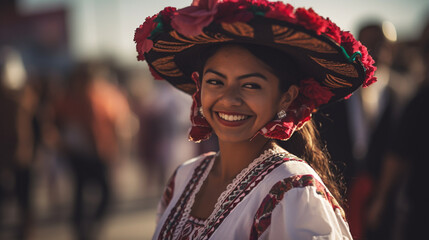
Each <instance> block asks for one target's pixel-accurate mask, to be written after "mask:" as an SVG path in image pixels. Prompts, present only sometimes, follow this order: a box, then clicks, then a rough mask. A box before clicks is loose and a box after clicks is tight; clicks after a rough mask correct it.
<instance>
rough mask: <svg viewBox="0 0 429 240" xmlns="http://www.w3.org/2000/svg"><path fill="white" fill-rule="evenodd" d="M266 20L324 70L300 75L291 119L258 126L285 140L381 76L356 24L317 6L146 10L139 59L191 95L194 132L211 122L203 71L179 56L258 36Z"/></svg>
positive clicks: (198, 1) (222, 4) (200, 4)
mask: <svg viewBox="0 0 429 240" xmlns="http://www.w3.org/2000/svg"><path fill="white" fill-rule="evenodd" d="M266 20H268V21H270V22H269V23H270V25H268V24H266V26H264V27H265V28H267V27H272V29H271V30H272V34H273V37H278V36H280V38H279V39H275V40H274V43H273V44H275V45H276V46H277V45H279V46H280V45H282V46H283V45H285V46H287V47H289V48H294V47H295V48H296V49H298V50H296V51H297V52H299V51H301V52H306V51H307V53H308V52H311V54H307V55H306V56H305V57H306V58H307V60H306V61H311V63H312V64H315V65H317V66H318V67H320V68H322V69H326V71H325V72H324V79H319V78H320V76H315V78H316V79H315V78H309V79H305V80H301V81H300V92H299V95H298V97H297V99H295V101H294V102H293V103H292V105H291V106H290V107H289V109H288V112H287V117H286V118H287V119H286V120H285V119H283V120H274V121H273V122H271V123H269V124H268V125H267V126H265V127H264V128H263V129H261V131H260V132H259V133H260V134H263V135H265V136H266V137H270V138H275V139H282V140H285V139H287V138H289V137H290V135H291V134H292V133H293V132H294V131H295V130H296V129H298V128H300V127H302V126H303V125H304V124H305V122H307V121H308V120H309V119H311V114H312V113H313V112H315V111H317V109H318V108H320V107H321V106H322V105H326V104H328V103H330V102H332V101H336V100H338V99H341V98H348V97H349V96H350V95H351V93H352V92H353V91H354V90H355V89H356V88H357V87H358V86H359V85H362V86H363V87H367V86H369V85H371V84H372V83H374V82H375V81H376V78H375V77H374V73H375V70H376V67H375V66H374V60H373V58H372V57H371V56H370V55H369V54H368V50H367V48H366V47H365V46H364V45H362V44H361V42H359V41H357V40H356V39H355V38H354V37H353V35H352V34H351V33H350V32H348V31H342V30H341V29H340V28H339V27H338V26H337V25H336V24H335V23H333V22H332V21H331V20H330V19H329V18H326V19H325V18H323V17H321V16H319V15H318V14H317V13H315V12H314V11H313V9H311V8H310V9H305V8H296V9H294V7H293V6H291V5H290V4H285V3H283V2H269V1H267V0H223V1H222V0H194V1H193V2H192V4H191V6H189V7H185V8H182V9H178V10H177V9H176V8H173V7H166V8H164V9H163V10H162V11H160V12H159V13H158V14H155V15H153V16H152V17H147V18H146V20H145V22H144V23H143V24H142V25H140V27H139V28H137V29H136V31H135V35H134V41H135V42H136V48H137V52H138V56H137V59H138V60H140V61H143V60H146V61H147V62H148V64H149V69H150V71H151V73H152V75H153V76H154V78H155V79H158V80H161V79H166V80H167V81H169V82H170V83H171V84H173V85H174V86H176V87H178V88H179V89H180V90H182V91H185V92H187V93H189V94H191V95H192V96H193V99H194V104H193V106H192V109H193V110H192V111H193V112H192V113H191V121H192V124H193V128H192V129H191V133H192V132H193V133H192V134H190V139H192V140H195V141H199V140H204V139H207V138H208V137H209V136H210V134H211V128H209V126H208V125H207V123H206V122H205V120H204V119H202V118H200V117H201V116H200V115H199V113H198V107H199V106H198V104H199V103H198V100H199V86H198V82H195V81H196V79H197V78H196V77H195V76H193V75H192V76H191V73H192V72H193V71H194V70H195V69H191V70H192V72H185V73H183V71H182V70H183V69H181V68H180V67H181V66H178V63H177V62H176V61H177V58H179V57H181V56H180V55H184V54H183V53H184V52H187V51H190V50H191V49H197V48H198V47H199V46H202V45H204V44H205V45H208V44H213V43H222V42H234V41H238V40H239V41H238V42H240V41H241V40H242V39H250V40H246V41H248V42H251V43H253V42H254V43H255V44H258V39H256V36H255V34H256V33H255V32H256V30H255V31H253V29H252V27H254V26H255V22H264V21H266ZM219 26H220V28H219ZM290 28H293V30H294V31H295V32H294V34H295V35H296V38H299V39H301V40H302V41H301V42H300V43H298V44H297V43H294V42H291V41H290V36H289V35H290V34H291V33H290V31H289V29H290ZM219 29H220V30H219ZM217 31H219V32H217ZM221 31H224V32H225V31H226V32H228V33H232V35H231V34H226V35H225V34H224V32H222V33H221ZM288 34H289V35H288ZM285 36H286V37H289V39H287V38H286V37H285ZM282 37H283V38H282ZM292 37H294V36H292ZM296 38H295V39H296ZM294 44H295V45H294ZM276 46H275V47H276ZM301 55H304V54H301ZM325 56H327V57H326V58H325ZM187 57H188V58H189V56H187ZM339 58H341V59H342V60H341V59H340V60H338V59H339ZM183 59H185V60H188V59H186V58H185V57H184V58H183ZM183 59H181V60H183ZM179 62H180V60H179ZM194 105H195V106H194ZM194 127H195V128H194ZM276 128H281V129H282V131H283V132H285V135H284V136H279V134H277V132H278V131H272V130H273V129H276ZM271 133H275V134H274V135H270V134H271ZM280 135H282V134H280Z"/></svg>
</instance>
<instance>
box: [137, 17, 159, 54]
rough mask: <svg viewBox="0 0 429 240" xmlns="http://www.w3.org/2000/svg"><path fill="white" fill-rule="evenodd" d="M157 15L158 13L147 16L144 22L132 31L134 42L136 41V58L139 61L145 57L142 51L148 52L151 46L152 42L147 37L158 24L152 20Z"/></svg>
mask: <svg viewBox="0 0 429 240" xmlns="http://www.w3.org/2000/svg"><path fill="white" fill-rule="evenodd" d="M157 16H158V14H156V15H153V16H152V17H147V18H146V20H145V22H144V23H143V24H142V25H140V27H139V28H137V29H136V32H135V33H134V42H136V43H137V45H136V48H137V52H138V56H137V59H138V60H139V61H143V60H144V59H145V58H144V55H143V53H145V52H148V51H149V50H150V49H151V48H152V47H153V42H152V40H150V39H148V37H149V36H150V34H151V32H152V31H153V30H154V29H155V28H156V26H157V25H158V23H157V22H155V21H154V20H155V18H157Z"/></svg>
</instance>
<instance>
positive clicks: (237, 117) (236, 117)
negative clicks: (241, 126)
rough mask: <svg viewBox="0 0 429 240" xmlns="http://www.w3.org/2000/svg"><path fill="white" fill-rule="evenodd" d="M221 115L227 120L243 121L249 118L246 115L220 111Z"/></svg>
mask: <svg viewBox="0 0 429 240" xmlns="http://www.w3.org/2000/svg"><path fill="white" fill-rule="evenodd" d="M219 117H220V118H222V119H223V120H226V121H241V120H244V119H246V118H248V116H246V115H228V114H225V113H219Z"/></svg>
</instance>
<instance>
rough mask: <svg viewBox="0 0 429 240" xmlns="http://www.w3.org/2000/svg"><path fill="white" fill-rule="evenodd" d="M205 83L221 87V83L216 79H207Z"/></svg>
mask: <svg viewBox="0 0 429 240" xmlns="http://www.w3.org/2000/svg"><path fill="white" fill-rule="evenodd" d="M206 83H207V84H210V85H223V82H222V81H220V80H217V79H209V80H207V81H206Z"/></svg>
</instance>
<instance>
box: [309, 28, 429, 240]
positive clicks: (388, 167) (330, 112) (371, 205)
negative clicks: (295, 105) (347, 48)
mask: <svg viewBox="0 0 429 240" xmlns="http://www.w3.org/2000/svg"><path fill="white" fill-rule="evenodd" d="M357 36H358V38H359V40H360V41H361V42H362V43H363V44H364V45H365V46H367V47H368V50H369V52H370V54H371V55H372V56H373V57H374V60H375V62H376V66H377V71H376V74H375V76H376V77H377V79H378V81H377V83H375V84H374V85H373V86H371V87H369V88H362V89H360V90H358V91H356V92H355V93H354V94H353V95H352V96H351V97H350V99H348V101H343V102H339V103H337V104H334V105H332V106H328V107H327V108H325V109H322V110H321V114H319V115H317V116H315V117H316V119H317V120H318V122H319V126H320V133H321V136H322V138H323V140H324V141H325V142H326V144H327V150H328V151H329V153H330V155H331V159H332V161H333V162H335V164H336V165H337V166H338V168H339V171H340V172H342V173H343V179H344V182H345V183H346V187H347V190H346V191H345V193H344V194H345V196H346V198H347V206H346V212H347V218H348V222H349V224H350V229H351V232H352V234H353V236H354V237H355V238H356V239H368V240H370V239H398V240H399V239H421V237H423V236H425V235H426V233H425V230H426V229H425V227H424V222H426V221H425V218H426V217H427V216H428V214H429V208H428V206H427V202H428V200H429V199H428V198H427V197H426V195H425V193H424V190H423V189H422V183H423V182H425V171H426V170H427V169H428V167H429V165H428V161H427V160H428V157H427V155H425V154H423V153H424V151H425V148H426V147H425V145H426V143H427V142H428V141H427V140H426V139H427V134H429V130H428V126H427V120H428V114H427V113H426V111H425V109H426V108H427V107H426V106H425V105H427V104H428V103H429V99H428V97H429V92H428V87H429V22H428V23H427V25H426V27H425V28H424V29H423V31H422V33H421V35H420V36H419V38H418V39H412V40H409V41H402V42H400V41H397V37H396V29H395V26H394V25H393V24H392V23H390V22H368V23H363V24H362V26H361V28H360V31H359V33H358V35H357Z"/></svg>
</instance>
